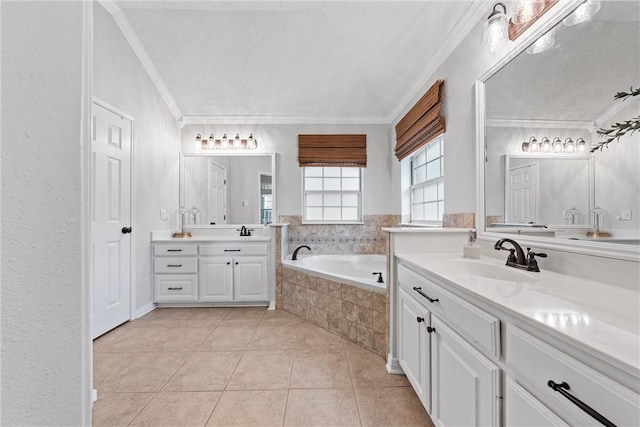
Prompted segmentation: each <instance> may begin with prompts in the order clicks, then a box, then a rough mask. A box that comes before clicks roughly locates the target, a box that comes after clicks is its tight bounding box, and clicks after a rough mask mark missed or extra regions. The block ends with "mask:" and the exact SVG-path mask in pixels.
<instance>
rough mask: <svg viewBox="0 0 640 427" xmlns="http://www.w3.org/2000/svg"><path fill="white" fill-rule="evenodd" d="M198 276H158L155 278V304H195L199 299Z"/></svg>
mask: <svg viewBox="0 0 640 427" xmlns="http://www.w3.org/2000/svg"><path fill="white" fill-rule="evenodd" d="M197 292H198V276H197V275H195V274H190V275H173V274H157V275H156V276H155V277H154V301H155V302H195V301H197V299H198V293H197Z"/></svg>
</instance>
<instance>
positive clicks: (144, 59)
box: [98, 0, 182, 122]
mask: <svg viewBox="0 0 640 427" xmlns="http://www.w3.org/2000/svg"><path fill="white" fill-rule="evenodd" d="M98 2H99V3H100V4H101V5H102V6H103V7H104V8H105V9H106V10H107V12H109V13H110V14H111V16H112V17H113V19H114V20H115V21H116V25H118V28H120V31H122V34H123V35H124V37H125V39H127V41H128V42H129V45H130V46H131V49H133V52H134V53H135V55H136V56H137V57H138V60H139V61H140V63H141V64H142V67H143V68H144V69H145V71H146V72H147V74H148V75H149V77H150V78H151V81H152V82H153V84H154V85H155V87H156V89H157V90H158V92H159V93H160V96H161V97H162V99H163V101H164V103H165V104H166V105H167V108H169V111H171V114H172V115H173V117H174V118H175V119H176V120H177V121H178V122H179V121H180V119H181V118H182V113H181V112H180V109H179V108H178V105H177V104H176V102H175V100H174V99H173V96H172V95H171V92H169V89H167V86H166V85H165V83H164V81H163V80H162V77H160V73H158V69H157V68H156V67H155V65H153V61H151V58H150V57H149V54H148V53H147V51H146V50H145V48H144V47H143V46H142V42H141V41H140V39H139V38H138V35H137V34H136V32H135V30H134V29H133V27H132V26H131V23H130V22H129V20H128V19H127V17H126V15H125V14H124V12H123V11H122V9H120V7H119V6H118V5H117V4H116V3H115V2H113V1H112V0H98Z"/></svg>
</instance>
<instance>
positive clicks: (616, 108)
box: [595, 97, 640, 127]
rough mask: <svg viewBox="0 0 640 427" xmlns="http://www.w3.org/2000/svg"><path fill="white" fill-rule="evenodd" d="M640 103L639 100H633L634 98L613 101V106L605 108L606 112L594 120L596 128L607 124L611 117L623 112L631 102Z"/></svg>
mask: <svg viewBox="0 0 640 427" xmlns="http://www.w3.org/2000/svg"><path fill="white" fill-rule="evenodd" d="M634 101H635V102H640V99H637V98H634V97H629V98H627V99H625V100H623V101H615V102H614V103H613V104H611V106H610V107H609V108H607V110H606V111H605V112H604V113H602V114H601V115H600V116H599V117H598V118H597V119H596V120H595V122H596V126H598V127H600V126H602V125H603V124H604V123H606V122H608V121H609V120H611V118H612V117H613V116H615V115H616V114H618V113H619V112H620V111H622V110H624V109H625V108H627V107H628V106H629V105H631V104H632V103H633V102H634Z"/></svg>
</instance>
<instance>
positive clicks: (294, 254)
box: [291, 246, 311, 261]
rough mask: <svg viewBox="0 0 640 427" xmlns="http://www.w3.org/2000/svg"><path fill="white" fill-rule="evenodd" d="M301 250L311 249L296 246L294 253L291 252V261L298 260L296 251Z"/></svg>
mask: <svg viewBox="0 0 640 427" xmlns="http://www.w3.org/2000/svg"><path fill="white" fill-rule="evenodd" d="M302 248H307V249H309V250H311V248H310V247H309V246H298V247H297V248H296V250H295V251H293V255H292V256H291V261H297V260H298V251H299V250H300V249H302Z"/></svg>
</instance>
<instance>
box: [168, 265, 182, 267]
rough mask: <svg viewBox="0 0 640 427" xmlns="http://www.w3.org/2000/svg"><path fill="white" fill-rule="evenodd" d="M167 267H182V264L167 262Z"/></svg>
mask: <svg viewBox="0 0 640 427" xmlns="http://www.w3.org/2000/svg"><path fill="white" fill-rule="evenodd" d="M167 267H182V264H167Z"/></svg>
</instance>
